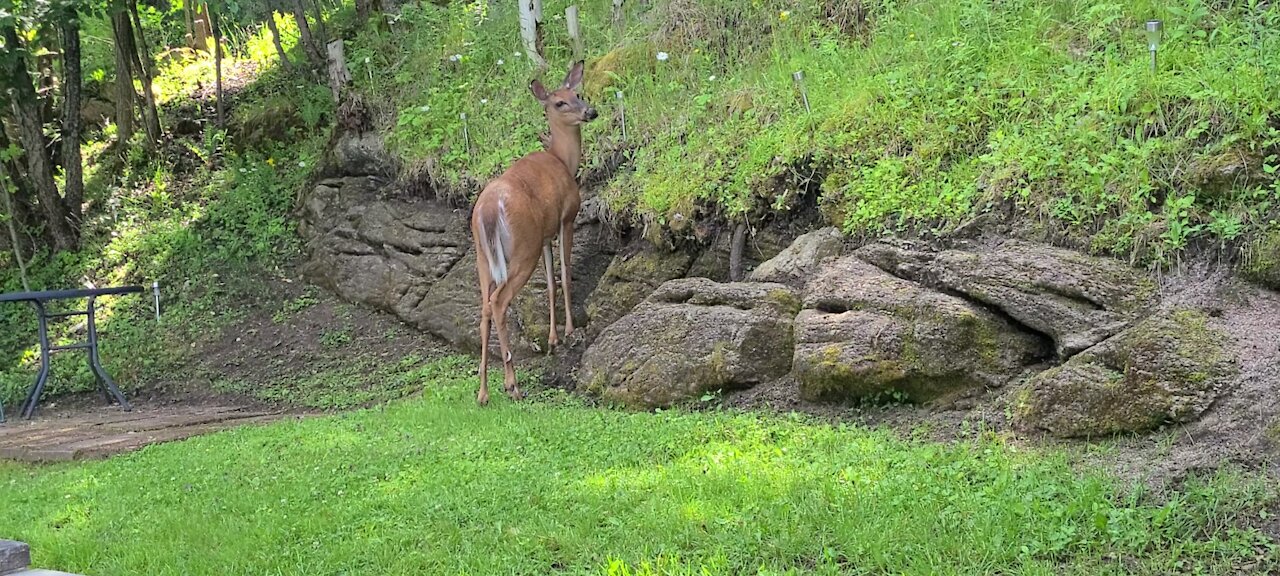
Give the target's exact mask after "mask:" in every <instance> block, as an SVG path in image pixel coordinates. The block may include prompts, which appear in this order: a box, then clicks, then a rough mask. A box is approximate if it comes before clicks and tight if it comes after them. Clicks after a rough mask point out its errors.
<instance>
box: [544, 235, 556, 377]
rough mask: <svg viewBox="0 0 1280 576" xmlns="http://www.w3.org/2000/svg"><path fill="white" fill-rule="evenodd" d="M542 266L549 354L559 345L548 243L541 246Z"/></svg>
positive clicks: (554, 277) (553, 272) (553, 277)
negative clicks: (545, 277) (544, 281)
mask: <svg viewBox="0 0 1280 576" xmlns="http://www.w3.org/2000/svg"><path fill="white" fill-rule="evenodd" d="M542 264H543V269H544V270H546V273H547V310H549V311H550V312H551V321H550V322H549V323H548V326H550V328H549V330H550V334H548V335H547V353H548V354H550V353H551V350H552V349H554V348H555V347H556V344H558V343H559V338H558V337H557V336H556V274H555V264H554V263H552V261H551V243H550V242H547V243H546V244H544V245H543V246H542Z"/></svg>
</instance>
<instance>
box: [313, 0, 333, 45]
mask: <svg viewBox="0 0 1280 576" xmlns="http://www.w3.org/2000/svg"><path fill="white" fill-rule="evenodd" d="M311 9H312V10H313V11H315V13H316V34H317V36H316V44H317V45H326V44H328V42H329V30H328V29H327V28H326V27H325V25H324V11H323V10H321V9H320V2H319V1H318V0H311Z"/></svg>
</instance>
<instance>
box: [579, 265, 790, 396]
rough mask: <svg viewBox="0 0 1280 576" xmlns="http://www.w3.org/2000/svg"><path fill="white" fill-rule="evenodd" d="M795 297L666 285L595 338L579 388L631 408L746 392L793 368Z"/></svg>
mask: <svg viewBox="0 0 1280 576" xmlns="http://www.w3.org/2000/svg"><path fill="white" fill-rule="evenodd" d="M798 307H799V299H798V298H797V297H796V295H795V292H794V291H793V290H792V289H791V288H788V287H787V286H784V285H781V284H767V283H742V282H736V283H727V284H720V283H717V282H714V281H711V280H708V279H705V278H686V279H681V280H673V281H671V282H667V283H665V284H663V285H662V286H661V287H659V288H658V289H657V290H656V291H654V292H653V294H651V295H650V296H649V297H648V298H647V299H645V301H644V302H643V303H641V304H640V305H639V306H637V307H636V308H635V310H633V311H632V312H631V313H630V314H627V315H626V316H624V317H623V318H622V319H621V320H618V321H617V322H614V323H613V324H612V325H610V326H609V327H608V328H606V329H605V330H604V332H602V333H601V334H600V336H599V337H598V338H596V340H595V342H594V343H592V345H591V347H590V348H589V349H588V350H587V352H586V354H584V355H583V357H582V367H581V378H580V381H579V382H580V384H579V387H580V388H582V389H586V390H589V391H591V392H593V393H596V394H599V395H600V396H602V397H603V398H604V399H605V400H607V401H611V402H617V403H621V404H625V405H627V406H633V407H660V406H669V405H671V404H675V403H677V402H680V401H683V400H687V399H692V398H697V397H698V396H700V395H701V394H703V393H705V392H708V391H716V390H732V389H741V388H747V387H750V386H753V385H756V384H759V383H761V382H767V381H769V380H773V379H775V378H779V377H781V376H784V375H785V374H786V373H787V372H788V371H789V370H790V369H791V354H792V344H793V339H792V325H791V323H792V318H793V317H794V316H795V313H796V311H797V310H798Z"/></svg>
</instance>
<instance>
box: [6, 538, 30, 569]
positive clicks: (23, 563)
mask: <svg viewBox="0 0 1280 576" xmlns="http://www.w3.org/2000/svg"><path fill="white" fill-rule="evenodd" d="M30 565H31V547H30V546H27V545H26V544H24V543H22V542H14V541H13V540H0V574H4V575H7V574H13V573H14V572H18V571H20V570H26V569H27V566H30Z"/></svg>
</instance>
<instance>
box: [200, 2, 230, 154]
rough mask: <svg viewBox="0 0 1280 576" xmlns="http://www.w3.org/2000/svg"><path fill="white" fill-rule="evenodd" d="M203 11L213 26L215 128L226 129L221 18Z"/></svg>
mask: <svg viewBox="0 0 1280 576" xmlns="http://www.w3.org/2000/svg"><path fill="white" fill-rule="evenodd" d="M206 6H207V5H206ZM205 10H208V12H209V23H210V24H212V25H213V69H214V82H215V84H214V94H215V97H216V98H217V105H218V123H217V126H218V128H224V127H226V119H227V115H226V104H225V103H224V102H223V94H222V16H221V15H219V14H216V13H214V11H213V10H209V8H207V7H206V8H205Z"/></svg>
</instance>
